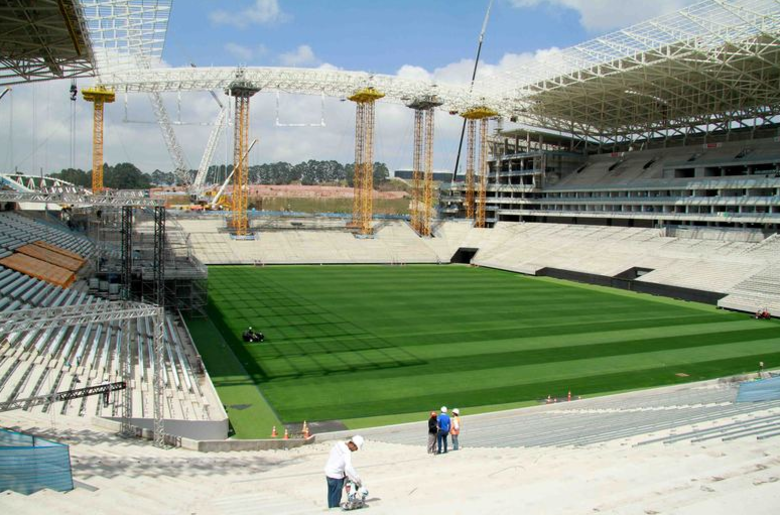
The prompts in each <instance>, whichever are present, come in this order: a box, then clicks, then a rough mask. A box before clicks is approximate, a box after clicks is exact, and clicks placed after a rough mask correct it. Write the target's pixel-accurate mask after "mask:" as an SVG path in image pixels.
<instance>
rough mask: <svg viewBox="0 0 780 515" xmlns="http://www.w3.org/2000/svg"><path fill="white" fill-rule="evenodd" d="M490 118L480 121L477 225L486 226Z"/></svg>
mask: <svg viewBox="0 0 780 515" xmlns="http://www.w3.org/2000/svg"><path fill="white" fill-rule="evenodd" d="M487 127H488V119H487V118H482V119H481V120H480V121H479V201H478V202H477V220H476V223H475V224H474V225H475V226H476V227H485V208H486V206H487V183H488V164H487V160H488V146H487Z"/></svg>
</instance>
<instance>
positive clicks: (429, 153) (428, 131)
mask: <svg viewBox="0 0 780 515" xmlns="http://www.w3.org/2000/svg"><path fill="white" fill-rule="evenodd" d="M440 105H442V102H441V101H439V100H438V99H437V98H436V97H433V96H429V97H424V98H419V99H416V100H414V101H413V102H410V103H408V104H406V106H407V107H409V108H411V109H414V155H413V170H412V228H413V229H414V230H415V231H417V233H418V234H420V235H421V236H430V234H431V216H432V213H433V133H434V112H435V109H436V108H437V107H439V106H440Z"/></svg>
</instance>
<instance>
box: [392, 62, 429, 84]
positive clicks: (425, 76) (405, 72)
mask: <svg viewBox="0 0 780 515" xmlns="http://www.w3.org/2000/svg"><path fill="white" fill-rule="evenodd" d="M396 75H397V76H398V77H400V78H402V79H409V80H420V81H430V80H431V79H432V76H431V74H430V73H429V72H428V70H426V69H425V68H421V67H420V66H412V65H410V64H405V65H403V66H401V68H399V69H398V71H397V72H396Z"/></svg>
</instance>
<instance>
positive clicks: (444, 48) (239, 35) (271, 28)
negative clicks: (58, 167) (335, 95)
mask: <svg viewBox="0 0 780 515" xmlns="http://www.w3.org/2000/svg"><path fill="white" fill-rule="evenodd" d="M226 4H229V5H231V6H233V12H234V13H236V14H237V15H240V13H241V12H242V11H245V10H246V9H248V8H251V7H253V6H255V2H254V1H247V0H243V1H231V2H218V1H214V0H187V2H186V3H185V2H182V1H179V2H178V3H176V4H174V8H173V12H172V16H171V19H170V23H169V30H168V38H167V41H166V47H165V52H164V58H165V60H166V61H167V62H169V63H170V64H171V65H174V66H181V65H186V64H188V63H189V62H190V61H195V62H196V64H198V65H199V66H208V65H213V66H232V65H235V64H236V62H237V61H240V62H242V63H243V64H247V65H258V66H279V65H284V64H286V62H285V60H284V59H283V58H282V57H280V56H282V55H283V54H287V53H290V52H294V51H295V50H296V49H298V48H299V47H300V46H301V45H307V46H309V47H310V48H311V49H312V51H313V53H314V56H315V60H314V61H313V62H307V63H305V64H306V65H312V64H319V63H323V62H326V63H330V64H332V65H334V66H337V67H339V68H344V69H348V70H366V71H373V72H376V73H386V74H394V73H395V72H396V71H397V70H398V69H399V68H401V66H403V65H409V64H411V65H415V66H421V67H423V68H425V69H427V70H433V69H435V68H439V67H443V66H446V65H447V64H450V63H453V62H456V61H460V60H461V59H471V58H473V56H474V53H475V51H476V43H477V37H478V35H479V31H480V28H481V25H482V20H483V18H484V16H485V10H486V8H487V5H488V1H485V0H449V1H448V0H417V1H415V0H392V1H387V2H377V1H365V0H363V1H358V0H335V1H330V2H328V1H324V0H288V1H284V0H280V1H279V2H278V3H277V5H278V6H279V9H280V10H281V13H282V14H281V15H280V16H279V17H278V18H276V19H273V20H269V21H268V22H265V23H247V25H246V26H243V27H241V26H236V25H235V24H234V23H229V22H227V21H222V22H218V21H214V19H213V18H215V16H214V12H216V11H223V12H224V11H225V7H224V6H225V5H226ZM217 19H218V18H217ZM591 36H592V33H590V32H588V31H587V30H586V29H585V28H584V27H583V26H582V25H581V24H580V21H579V13H578V12H577V11H576V10H573V9H560V8H555V7H553V6H550V5H547V4H540V5H536V6H529V7H524V8H520V7H515V6H513V5H512V4H511V3H510V2H509V1H507V0H496V1H495V2H494V5H493V9H492V13H491V19H490V24H489V26H488V33H487V37H486V40H485V45H484V47H483V58H484V59H485V61H486V62H497V61H498V60H500V59H501V57H502V56H503V55H504V54H506V53H508V52H512V53H521V52H532V51H534V50H537V49H545V48H549V47H553V46H557V47H566V46H571V45H574V44H576V43H579V42H581V41H584V40H586V39H588V38H589V37H591ZM227 45H238V46H240V47H241V48H242V49H246V51H247V55H250V54H251V57H249V58H247V59H245V60H241V58H242V57H243V56H241V55H237V54H241V51H240V50H238V51H236V52H234V53H233V52H230V51H229V48H231V47H229V46H227ZM226 47H227V48H226Z"/></svg>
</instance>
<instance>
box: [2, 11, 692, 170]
mask: <svg viewBox="0 0 780 515" xmlns="http://www.w3.org/2000/svg"><path fill="white" fill-rule="evenodd" d="M691 3H693V0H631V1H628V0H495V2H494V4H493V11H492V13H491V18H490V23H489V26H488V31H487V36H486V38H485V45H484V47H483V53H482V61H481V64H480V66H481V69H483V70H486V71H487V70H491V71H493V72H500V71H501V70H502V69H503V68H505V67H506V66H509V65H510V64H512V63H515V64H516V63H518V62H521V63H522V62H524V61H527V60H533V59H543V58H544V55H545V50H549V49H551V48H565V47H568V46H571V45H575V44H577V43H580V42H583V41H586V40H588V39H591V38H593V37H596V36H598V35H600V34H603V33H605V32H609V31H612V30H616V29H619V28H623V27H626V26H629V25H631V24H633V23H637V22H640V21H642V20H644V19H647V18H651V17H654V16H657V15H660V14H664V13H667V12H670V11H674V10H677V9H679V8H681V7H684V6H686V5H690V4H691ZM487 4H488V0H449V1H448V0H416V1H413V0H386V1H383V2H380V1H376V0H374V1H371V0H330V1H326V0H230V1H227V0H224V1H218V0H175V2H174V5H173V10H172V13H171V17H170V21H169V26H168V34H167V39H166V44H165V49H164V53H163V59H164V61H165V62H166V65H168V66H189V64H190V63H191V62H194V63H195V64H196V65H198V66H238V65H246V66H297V67H320V66H328V67H335V68H340V69H345V70H356V71H369V72H374V73H382V74H390V75H400V76H403V77H405V78H415V77H426V78H433V79H434V80H436V81H438V82H447V81H451V82H466V81H468V79H469V78H470V75H471V70H472V67H473V58H474V54H475V51H476V42H477V37H478V35H479V31H480V28H481V25H482V20H483V18H484V14H485V9H486V7H487ZM94 82H95V81H94V80H87V79H85V80H80V81H79V87H80V88H84V87H87V86H89V85H92V84H93V83H94ZM69 86H70V83H69V82H68V81H49V82H46V83H40V84H37V85H20V86H16V87H14V89H13V92H12V93H11V94H10V95H7V96H6V98H5V99H3V101H2V102H0V169H3V170H4V171H13V170H14V169H17V168H18V169H19V170H20V171H25V172H33V171H34V172H35V173H36V174H37V173H39V171H40V170H41V169H43V171H44V173H49V172H53V171H59V170H60V169H61V168H64V167H67V166H70V164H71V159H70V155H71V153H70V149H71V143H70V142H71V135H72V136H73V140H74V141H75V145H74V153H75V159H74V161H73V165H74V166H76V167H78V168H82V169H90V168H91V134H92V133H91V119H92V117H91V105H89V104H87V103H86V102H84V101H82V100H79V102H76V103H75V104H73V103H71V102H69V101H68V100H67V98H68V88H69ZM164 97H165V99H164V100H165V103H166V106H167V109H168V111H169V114H170V116H171V118H172V119H174V120H178V119H179V117H180V118H181V120H182V121H185V122H187V121H188V122H194V123H195V125H179V126H176V127H175V132H176V135H177V138H178V140H179V143H180V144H181V147H182V149H183V151H184V154H185V157H186V159H187V161H188V164H189V166H190V167H191V168H197V166H198V163H199V161H200V159H201V156H202V154H203V150H204V147H205V145H206V141H207V140H208V137H209V133H210V131H211V127H208V126H203V125H197V124H203V123H204V122H206V123H207V122H211V121H212V120H213V119H214V118H215V117H216V115H217V112H218V108H217V106H216V103H215V102H214V101H213V100H212V99H211V98H210V96H209V94H208V93H205V92H201V93H184V94H182V95H181V101H180V102H179V98H178V97H177V95H176V94H173V93H170V94H165V95H164ZM276 102H277V101H276V94H275V93H273V92H267V91H264V92H261V93H259V94H258V95H256V96H255V97H254V98H253V99H252V111H251V124H250V125H251V127H250V134H251V137H253V138H258V140H259V143H258V145H257V146H256V150H253V153H252V155H251V156H250V164H257V163H263V162H272V161H279V160H283V161H288V162H292V163H298V162H301V161H304V160H308V159H335V160H338V161H341V162H351V161H352V160H353V159H354V148H353V138H354V105H352V104H351V103H350V102H339V101H338V99H326V101H325V110H324V114H325V120H326V126H325V127H321V128H308V127H307V128H291V127H280V126H278V125H277V124H276V117H277V116H278V117H279V118H280V120H281V121H282V122H286V123H313V122H318V121H319V119H320V115H321V106H320V99H319V98H315V97H304V96H294V95H284V94H282V95H281V98H280V106H281V107H280V108H279V109H278V110H277V107H276ZM124 104H125V98H124V95H118V98H117V102H116V103H115V104H112V105H109V106H108V107H107V108H106V115H105V116H106V122H105V125H106V132H105V152H104V154H105V160H106V162H108V163H111V164H114V163H117V162H121V161H130V162H133V163H135V164H136V165H137V166H139V168H141V169H142V170H143V171H145V172H152V171H153V170H155V169H161V170H171V169H172V168H173V166H172V162H171V159H170V157H169V155H168V152H167V149H166V147H165V145H164V143H163V140H162V137H161V135H160V130H159V128H158V127H157V126H155V124H154V123H148V124H144V123H140V124H139V123H127V121H126V120H125V106H124ZM71 108H73V109H74V113H73V117H74V122H75V124H74V126H75V127H76V130H75V131H74V132H71V129H70V127H71V123H70V122H71ZM127 118H129V119H131V120H146V121H152V120H153V119H154V115H153V113H152V110H151V107H150V104H149V100H148V98H147V97H146V95H144V94H131V95H128V97H127ZM412 119H413V116H412V114H411V111H410V110H409V109H407V108H405V107H403V106H398V105H389V103H387V102H385V103H382V102H380V103H379V104H378V105H377V116H376V151H375V157H376V159H377V160H380V161H384V162H386V163H387V164H388V165H389V166H390V168H391V169H396V168H404V167H409V166H410V164H411V160H412V155H411V154H412V152H411V151H412ZM460 126H461V120H460V119H459V118H458V117H454V116H449V115H447V113H446V112H440V113H439V114H438V115H437V118H436V138H435V158H434V166H435V168H436V169H439V170H451V169H452V167H453V165H454V162H455V155H456V153H457V144H458V137H459V135H460ZM230 145H231V142H230V141H229V138H228V137H222V138H221V142H220V146H219V150H218V152H217V154H216V157H215V158H214V160H213V162H212V163H215V164H216V163H222V162H226V161H230V159H231V158H230V155H231V152H230Z"/></svg>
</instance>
